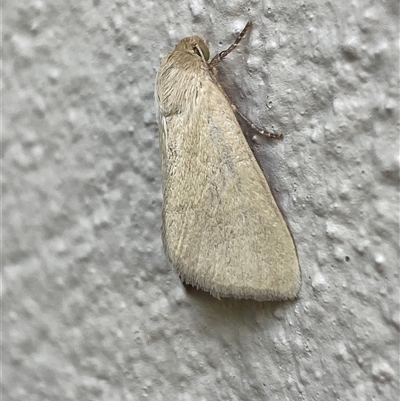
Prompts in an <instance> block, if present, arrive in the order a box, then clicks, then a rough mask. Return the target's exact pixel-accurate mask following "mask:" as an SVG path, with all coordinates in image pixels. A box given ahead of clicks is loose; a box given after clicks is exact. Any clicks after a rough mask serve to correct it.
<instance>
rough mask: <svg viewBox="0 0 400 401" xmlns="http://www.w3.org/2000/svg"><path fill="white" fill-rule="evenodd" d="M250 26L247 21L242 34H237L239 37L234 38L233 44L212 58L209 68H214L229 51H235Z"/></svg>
mask: <svg viewBox="0 0 400 401" xmlns="http://www.w3.org/2000/svg"><path fill="white" fill-rule="evenodd" d="M251 26H252V22H251V21H249V22H248V23H247V24H246V26H245V27H244V28H243V30H242V32H240V33H239V36H238V37H237V38H236V40H235V42H234V43H232V44H231V45H230V46H229V47H228V48H227V49H226V50H223V51H222V52H220V53H218V54H217V55H215V56H214V57H213V59H212V60H211V61H210V63H209V66H210V67H211V68H213V67H215V66H216V65H217V64H218V63H219V62H220V61H222V60H223V59H224V58H225V57H226V56H227V55H228V54H229V53H230V52H231V51H233V50H234V49H236V47H237V46H238V44H239V43H240V41H241V40H242V39H243V38H244V36H245V35H246V34H247V32H248V31H249V30H250V28H251Z"/></svg>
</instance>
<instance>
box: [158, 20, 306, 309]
mask: <svg viewBox="0 0 400 401" xmlns="http://www.w3.org/2000/svg"><path fill="white" fill-rule="evenodd" d="M248 28H249V27H248V26H247V25H246V28H245V29H244V31H245V30H246V29H247V30H248ZM242 36H243V32H242V34H241V35H239V40H240V38H241V37H242ZM237 43H238V40H237V41H236V42H235V44H234V45H232V46H231V47H230V48H229V49H228V50H227V51H225V52H221V53H220V54H219V55H218V56H216V57H214V58H213V59H212V60H211V61H210V62H208V58H209V50H208V46H207V44H206V42H205V41H204V40H203V39H201V38H199V37H198V36H191V37H188V38H184V39H182V40H181V41H180V42H179V43H178V44H177V45H176V46H175V48H174V49H173V50H172V51H171V52H170V53H168V54H167V55H166V56H165V57H164V58H163V59H162V60H161V65H160V69H159V71H158V74H157V79H156V99H157V102H158V111H159V113H160V115H159V130H160V150H161V159H162V170H163V229H162V231H163V243H164V248H165V251H166V254H167V257H168V259H169V261H170V262H171V264H172V265H173V267H174V268H175V270H176V271H177V272H178V274H179V275H180V277H181V279H182V280H183V281H184V282H185V283H187V284H191V285H194V286H197V287H199V288H201V289H203V290H205V291H208V292H210V293H211V294H212V295H214V296H216V297H235V298H252V299H255V300H259V301H269V300H284V299H293V298H296V297H297V295H298V292H299V290H300V285H301V274H300V268H299V264H298V260H297V254H296V249H295V245H294V242H293V239H292V236H291V234H290V232H289V230H288V228H287V225H286V223H285V221H284V219H283V217H282V214H281V213H280V211H279V208H278V206H277V205H276V203H275V200H274V198H273V196H272V194H271V191H270V189H269V186H268V183H267V181H266V179H265V177H264V175H263V173H262V171H261V169H260V167H259V165H258V163H257V161H256V159H255V158H254V156H253V153H252V151H251V150H250V148H249V146H248V144H247V142H246V139H245V137H244V135H243V132H242V130H241V128H240V126H239V124H238V122H237V120H236V117H235V113H234V110H233V108H232V106H231V102H230V100H229V98H228V96H227V95H226V94H225V92H224V90H223V89H222V87H221V85H220V84H219V82H218V81H217V77H216V73H215V68H214V67H215V65H216V64H217V62H218V61H220V60H222V59H223V58H224V57H225V56H226V55H227V54H228V53H229V51H231V50H232V49H233V48H234V47H236V45H237ZM230 49H231V50H230ZM217 59H218V60H217ZM215 60H217V61H215Z"/></svg>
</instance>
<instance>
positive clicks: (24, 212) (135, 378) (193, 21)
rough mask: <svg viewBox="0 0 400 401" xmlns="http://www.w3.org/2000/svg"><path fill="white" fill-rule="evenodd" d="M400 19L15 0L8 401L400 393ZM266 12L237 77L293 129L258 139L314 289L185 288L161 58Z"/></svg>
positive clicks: (218, 44)
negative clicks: (165, 140) (158, 83)
mask: <svg viewBox="0 0 400 401" xmlns="http://www.w3.org/2000/svg"><path fill="white" fill-rule="evenodd" d="M223 3H228V4H229V5H226V4H225V5H224V4H223ZM398 18H399V3H398V1H396V0H391V1H386V2H383V1H382V2H378V1H375V2H372V1H363V0H354V1H344V0H338V1H336V2H320V1H316V0H313V1H308V2H302V1H272V0H271V1H263V2H257V1H232V0H231V1H229V2H216V1H214V2H213V1H186V0H184V1H169V2H161V1H160V2H154V1H144V0H130V1H129V0H119V1H116V2H112V1H106V0H93V1H92V2H89V1H74V2H72V1H62V0H48V1H40V0H37V1H29V0H28V1H23V2H22V1H10V2H5V4H4V5H3V21H4V24H3V85H4V86H3V154H4V157H3V182H2V184H3V195H2V203H3V219H4V221H3V227H2V228H3V230H2V231H3V266H4V274H3V287H2V289H3V291H2V296H3V299H2V300H3V307H2V308H3V316H2V318H3V327H2V334H3V356H2V365H3V396H4V398H3V399H4V400H22V399H29V400H152V401H156V400H176V401H181V400H182V401H187V400H195V401H209V400H238V401H239V400H240V401H242V400H277V401H281V400H290V401H291V400H379V401H381V400H394V399H397V397H398V394H399V329H400V313H399V297H400V295H399V285H398V284H399V270H398V262H399V242H398V241H399V224H398V223H399V220H398V219H399V214H398V212H399V193H398V188H399V165H400V161H399V137H398V134H399V131H398V130H399V126H398V121H399V120H398V118H399V47H398V35H399V29H398ZM249 19H250V20H252V21H253V22H254V28H253V31H252V33H251V35H250V36H249V38H248V39H246V40H244V42H243V44H242V46H241V47H240V49H238V51H237V52H236V53H235V54H232V55H230V56H229V57H228V59H226V60H225V62H224V65H223V67H222V68H221V74H222V79H223V82H224V83H225V85H226V87H227V88H228V91H229V93H230V95H231V97H232V98H233V99H234V101H235V102H236V104H237V105H238V107H239V108H240V109H241V110H242V111H243V112H244V113H246V114H247V115H248V116H249V117H250V118H251V119H252V120H253V121H254V122H255V123H257V124H260V125H263V126H265V127H267V128H271V126H274V128H275V130H277V131H280V132H283V133H284V134H285V139H284V141H283V142H271V141H266V143H265V144H263V145H262V147H258V148H257V149H256V151H257V155H258V156H259V157H261V163H262V164H263V167H264V168H265V171H266V174H267V176H268V178H269V182H270V184H271V187H272V188H273V189H274V191H275V193H276V197H277V199H278V201H279V204H280V206H281V208H282V209H283V210H284V213H285V215H286V217H287V220H288V224H289V226H290V228H291V230H292V233H293V236H294V238H295V242H296V244H297V249H298V254H299V259H300V263H301V267H302V272H303V288H302V291H301V297H300V299H299V300H298V301H297V302H287V303H280V304H279V303H264V304H260V303H257V302H252V301H238V300H231V299H225V300H221V301H219V300H217V299H214V298H212V297H211V296H209V295H207V294H205V293H202V292H199V291H195V290H190V291H188V292H186V291H185V289H184V288H183V286H182V285H181V284H180V281H179V279H178V278H177V276H176V275H175V274H174V273H173V272H171V271H170V270H169V269H168V268H167V264H166V259H165V256H164V254H163V251H162V245H161V238H160V226H161V174H160V161H159V154H158V134H157V126H156V118H155V110H154V105H153V96H154V95H153V92H154V77H155V74H156V70H157V68H158V63H159V60H160V58H161V56H163V55H164V54H165V53H166V52H167V51H169V50H170V49H171V48H172V46H173V45H174V44H175V43H176V42H177V41H178V40H179V39H181V38H182V37H184V36H187V35H191V34H199V35H202V36H204V37H205V38H207V39H208V40H209V41H210V42H211V44H212V46H213V47H212V49H213V51H214V52H217V51H220V50H222V49H223V48H225V47H227V46H228V45H229V44H230V43H231V42H232V41H233V40H234V38H235V36H236V34H237V33H238V32H239V30H240V29H241V28H242V27H243V26H244V24H245V23H246V21H247V20H249ZM244 128H245V130H246V131H247V132H248V133H249V134H250V135H252V133H251V132H250V131H249V129H248V127H244Z"/></svg>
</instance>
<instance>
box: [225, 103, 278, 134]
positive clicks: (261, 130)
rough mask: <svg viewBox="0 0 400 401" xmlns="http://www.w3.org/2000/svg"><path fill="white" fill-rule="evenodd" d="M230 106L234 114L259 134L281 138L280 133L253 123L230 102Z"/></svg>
mask: <svg viewBox="0 0 400 401" xmlns="http://www.w3.org/2000/svg"><path fill="white" fill-rule="evenodd" d="M231 107H232V109H233V111H234V112H235V113H236V114H238V115H239V116H240V117H241V118H243V120H244V121H246V123H247V124H249V125H250V127H251V128H253V129H254V130H256V131H257V132H258V133H259V134H260V135H263V136H266V137H267V138H272V139H282V138H283V135H282V134H277V133H275V132H269V131H267V130H265V129H263V128H260V127H258V126H257V125H255V124H253V122H252V121H251V120H250V119H249V118H247V117H246V116H245V115H244V114H243V113H241V112H240V111H239V110H238V108H237V107H236V106H235V105H234V104H231Z"/></svg>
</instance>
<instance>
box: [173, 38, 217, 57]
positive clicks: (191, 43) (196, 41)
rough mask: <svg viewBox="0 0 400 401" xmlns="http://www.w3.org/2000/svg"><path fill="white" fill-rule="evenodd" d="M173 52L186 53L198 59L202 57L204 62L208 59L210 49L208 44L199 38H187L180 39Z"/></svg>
mask: <svg viewBox="0 0 400 401" xmlns="http://www.w3.org/2000/svg"><path fill="white" fill-rule="evenodd" d="M175 50H180V51H187V52H189V53H191V54H194V55H196V56H198V57H200V58H203V57H204V60H205V61H208V59H209V58H210V49H209V47H208V43H207V42H206V41H205V40H204V39H202V38H200V37H199V36H189V37H187V38H184V39H182V40H181V41H180V42H179V43H178V44H177V45H176V46H175Z"/></svg>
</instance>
